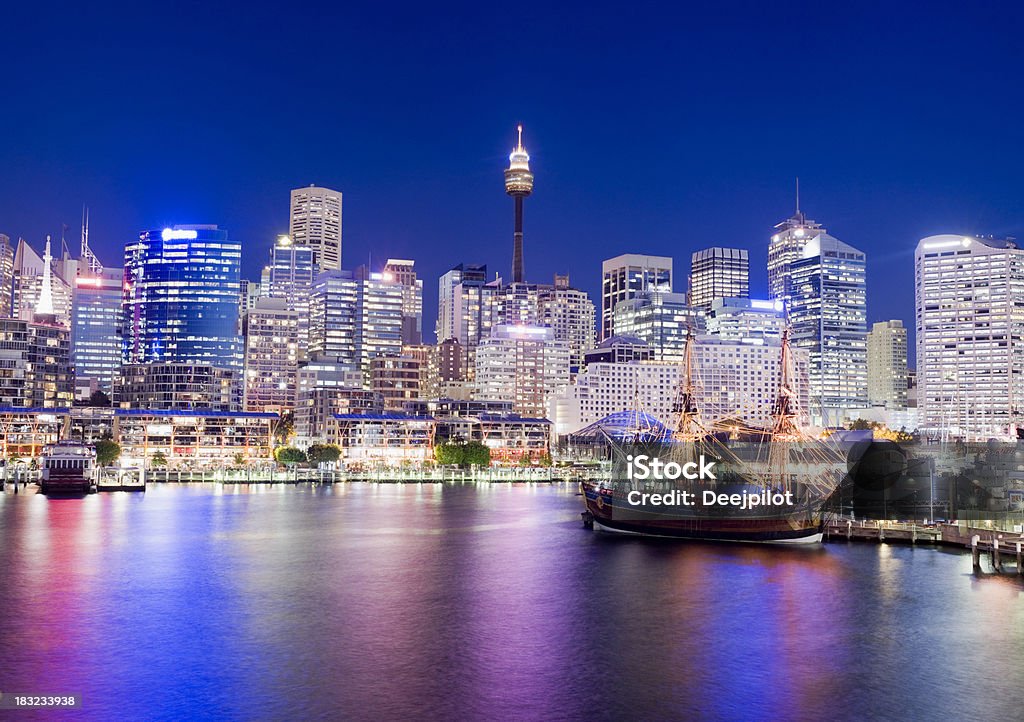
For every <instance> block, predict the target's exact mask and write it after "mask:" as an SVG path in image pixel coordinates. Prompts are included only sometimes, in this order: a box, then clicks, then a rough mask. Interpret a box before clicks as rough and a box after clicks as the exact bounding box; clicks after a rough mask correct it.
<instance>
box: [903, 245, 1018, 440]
mask: <svg viewBox="0 0 1024 722" xmlns="http://www.w3.org/2000/svg"><path fill="white" fill-rule="evenodd" d="M914 272H915V280H916V284H915V287H916V298H915V300H916V307H917V383H918V389H917V392H918V410H919V413H920V423H921V428H922V430H925V431H927V432H930V433H932V434H933V435H935V436H937V437H940V438H943V439H946V438H964V439H966V440H968V441H984V440H986V439H989V438H999V439H1006V438H1015V436H1016V433H1015V432H1016V429H1017V428H1020V427H1021V426H1022V425H1024V424H1022V419H1021V413H1020V411H1021V407H1022V400H1024V340H1022V339H1024V308H1021V307H1020V305H1019V304H1020V299H1021V298H1024V250H1022V249H1021V248H1019V247H1018V246H1017V243H1016V242H1014V241H1012V240H995V239H992V238H974V237H971V236H957V235H951V234H947V235H938V236H929V237H928V238H924V239H922V240H921V241H920V242H919V243H918V244H917V251H916V253H915V258H914Z"/></svg>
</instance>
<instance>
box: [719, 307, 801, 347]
mask: <svg viewBox="0 0 1024 722" xmlns="http://www.w3.org/2000/svg"><path fill="white" fill-rule="evenodd" d="M783 308H784V304H783V302H782V301H781V300H775V301H764V300H760V299H754V298H716V299H715V300H714V301H712V303H711V309H710V310H709V311H708V312H707V318H706V321H705V325H706V327H707V332H708V335H710V336H717V337H718V338H721V339H724V340H728V341H742V342H744V343H754V344H758V343H760V344H763V343H769V342H771V343H780V342H781V341H782V332H783V330H785V328H786V319H785V318H784V317H783Z"/></svg>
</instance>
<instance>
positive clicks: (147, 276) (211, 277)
mask: <svg viewBox="0 0 1024 722" xmlns="http://www.w3.org/2000/svg"><path fill="white" fill-rule="evenodd" d="M241 257H242V246H241V244H240V243H238V242H234V241H230V240H228V233H227V231H225V230H223V229H220V228H218V227H217V226H208V225H196V226H174V227H173V228H164V229H163V230H155V231H143V232H142V233H141V234H139V240H138V241H136V242H134V243H130V244H128V245H126V246H125V250H124V305H123V313H124V320H123V339H124V341H123V346H122V357H123V359H124V363H131V364H137V363H152V362H173V363H206V364H211V365H213V366H217V367H220V368H225V369H232V370H236V371H239V372H240V371H241V369H242V350H243V345H242V339H241V337H240V336H239V335H238V310H239V293H240V291H241Z"/></svg>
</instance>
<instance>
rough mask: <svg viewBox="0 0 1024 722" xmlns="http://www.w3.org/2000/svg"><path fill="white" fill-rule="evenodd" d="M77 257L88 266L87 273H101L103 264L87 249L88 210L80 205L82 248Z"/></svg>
mask: <svg viewBox="0 0 1024 722" xmlns="http://www.w3.org/2000/svg"><path fill="white" fill-rule="evenodd" d="M79 256H80V257H81V259H82V260H83V261H85V262H86V263H88V264H89V272H90V273H93V274H95V275H99V274H100V273H102V272H103V264H102V263H100V260H99V259H98V258H96V254H95V253H93V252H92V249H91V248H89V209H88V208H87V207H86V206H85V204H83V205H82V246H81V249H80V253H79Z"/></svg>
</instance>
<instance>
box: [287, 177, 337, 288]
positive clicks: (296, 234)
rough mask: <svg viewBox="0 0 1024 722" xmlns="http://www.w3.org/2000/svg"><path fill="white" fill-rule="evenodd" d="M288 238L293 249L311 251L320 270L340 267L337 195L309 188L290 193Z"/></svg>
mask: <svg viewBox="0 0 1024 722" xmlns="http://www.w3.org/2000/svg"><path fill="white" fill-rule="evenodd" d="M288 236H289V237H290V238H291V241H292V243H294V244H295V245H296V246H308V247H309V248H311V249H313V262H314V263H315V264H316V265H317V268H318V269H319V270H321V271H333V270H339V269H340V268H341V192H340V191H334V190H331V189H330V188H321V187H319V186H315V185H310V186H309V187H307V188H296V189H295V190H293V191H292V193H291V218H290V221H289V223H288Z"/></svg>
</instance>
